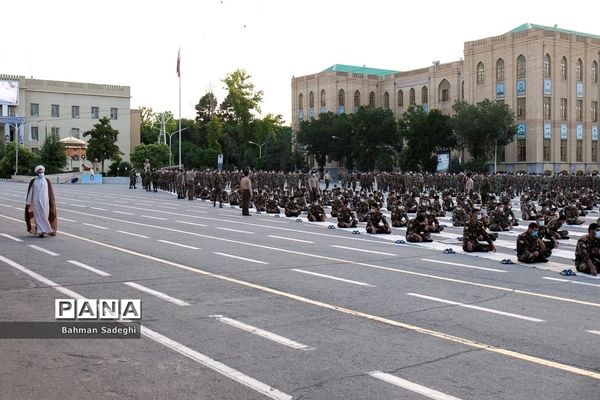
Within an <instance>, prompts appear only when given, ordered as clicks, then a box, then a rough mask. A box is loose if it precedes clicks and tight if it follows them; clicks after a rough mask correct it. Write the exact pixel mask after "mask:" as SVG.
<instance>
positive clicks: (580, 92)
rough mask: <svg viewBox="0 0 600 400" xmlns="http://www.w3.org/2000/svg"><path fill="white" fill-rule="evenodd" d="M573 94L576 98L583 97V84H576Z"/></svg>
mask: <svg viewBox="0 0 600 400" xmlns="http://www.w3.org/2000/svg"><path fill="white" fill-rule="evenodd" d="M575 94H576V96H577V97H578V98H582V97H583V82H577V84H576V85H575Z"/></svg>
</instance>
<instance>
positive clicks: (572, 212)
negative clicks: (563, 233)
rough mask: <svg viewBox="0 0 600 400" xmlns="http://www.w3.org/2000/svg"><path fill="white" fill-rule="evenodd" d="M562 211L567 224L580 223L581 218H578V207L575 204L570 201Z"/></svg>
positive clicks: (581, 222)
mask: <svg viewBox="0 0 600 400" xmlns="http://www.w3.org/2000/svg"><path fill="white" fill-rule="evenodd" d="M563 213H564V214H565V215H566V216H567V225H581V224H583V220H581V219H579V218H578V217H579V208H577V204H576V203H575V202H572V203H571V204H570V205H568V206H566V207H565V208H564V209H563Z"/></svg>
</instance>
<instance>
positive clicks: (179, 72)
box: [177, 49, 181, 78]
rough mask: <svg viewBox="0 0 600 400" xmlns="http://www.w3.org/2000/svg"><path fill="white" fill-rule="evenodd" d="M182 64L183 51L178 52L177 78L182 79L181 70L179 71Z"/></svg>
mask: <svg viewBox="0 0 600 400" xmlns="http://www.w3.org/2000/svg"><path fill="white" fill-rule="evenodd" d="M180 63H181V49H179V50H177V77H178V78H181V70H180V69H179V65H180Z"/></svg>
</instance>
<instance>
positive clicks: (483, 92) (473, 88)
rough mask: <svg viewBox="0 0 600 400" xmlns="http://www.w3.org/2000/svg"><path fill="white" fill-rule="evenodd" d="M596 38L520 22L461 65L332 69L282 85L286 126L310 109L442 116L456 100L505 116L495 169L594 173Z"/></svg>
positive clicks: (599, 49)
mask: <svg viewBox="0 0 600 400" xmlns="http://www.w3.org/2000/svg"><path fill="white" fill-rule="evenodd" d="M599 62H600V36H596V35H590V34H584V33H578V32H574V31H568V30H564V29H558V28H556V27H546V26H541V25H532V24H524V25H521V26H519V27H517V28H515V29H513V30H512V31H510V32H508V33H506V34H503V35H500V36H494V37H490V38H485V39H480V40H476V41H470V42H465V44H464V60H463V59H461V60H460V61H456V62H450V63H445V64H440V63H439V62H433V63H432V65H431V66H429V67H426V68H422V69H418V70H412V71H405V72H401V71H393V70H382V69H375V68H367V67H354V66H348V65H337V64H336V65H334V66H332V67H330V68H328V69H326V70H324V71H322V72H320V73H317V74H312V75H307V76H302V77H298V78H293V79H292V127H293V128H294V129H296V130H297V129H298V127H299V123H300V121H302V120H307V119H308V118H318V114H319V113H320V112H328V111H331V112H334V113H343V112H353V111H354V110H355V109H356V108H357V107H358V106H360V105H372V106H375V107H382V108H386V109H391V110H392V111H393V113H394V115H395V116H396V117H397V118H399V117H401V116H402V114H403V113H404V112H405V111H406V109H407V108H408V106H409V105H410V104H416V105H422V106H423V107H424V108H425V109H426V110H429V109H434V108H436V109H439V110H441V111H442V112H444V113H446V114H451V113H452V105H453V104H454V102H455V101H456V100H465V101H468V102H469V103H477V102H480V101H482V100H484V99H490V100H493V101H497V102H503V103H506V104H507V105H509V107H510V108H511V109H512V110H513V111H514V112H515V116H516V123H517V131H518V133H517V137H516V139H515V141H514V142H512V143H511V144H509V145H508V146H506V148H499V149H498V170H499V171H508V172H518V171H523V172H528V173H542V172H544V171H552V172H559V171H567V172H576V171H584V172H588V171H593V170H600V168H599V161H600V159H599V156H598V146H599V145H598V142H599V141H598V112H599V111H598V107H599V106H598V103H599V102H600V83H599V80H598V78H599V76H598V75H599V71H598V63H599Z"/></svg>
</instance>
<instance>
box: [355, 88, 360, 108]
mask: <svg viewBox="0 0 600 400" xmlns="http://www.w3.org/2000/svg"><path fill="white" fill-rule="evenodd" d="M358 107H360V92H359V91H358V90H356V91H355V92H354V108H358Z"/></svg>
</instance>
